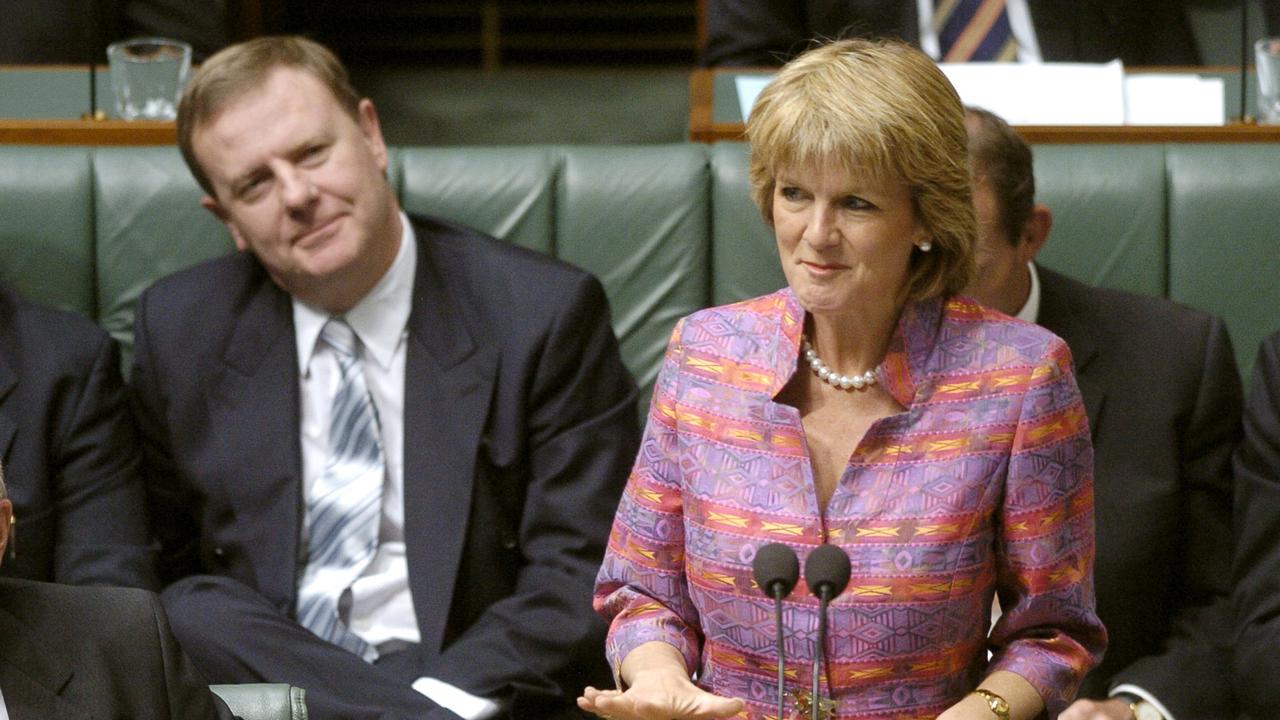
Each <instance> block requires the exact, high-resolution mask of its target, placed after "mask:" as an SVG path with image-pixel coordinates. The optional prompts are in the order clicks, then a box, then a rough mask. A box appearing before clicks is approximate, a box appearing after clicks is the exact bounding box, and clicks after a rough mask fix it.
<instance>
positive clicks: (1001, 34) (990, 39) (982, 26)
mask: <svg viewBox="0 0 1280 720" xmlns="http://www.w3.org/2000/svg"><path fill="white" fill-rule="evenodd" d="M935 8H936V9H935V10H934V11H933V29H934V30H935V31H937V33H938V44H939V46H940V50H941V53H942V62H970V61H984V60H994V61H997V62H1008V61H1012V60H1015V59H1017V57H1018V43H1017V41H1016V40H1014V39H1013V28H1012V27H1011V26H1010V25H1009V13H1008V12H1007V11H1006V10H1005V0H938V2H937V5H936V6H935Z"/></svg>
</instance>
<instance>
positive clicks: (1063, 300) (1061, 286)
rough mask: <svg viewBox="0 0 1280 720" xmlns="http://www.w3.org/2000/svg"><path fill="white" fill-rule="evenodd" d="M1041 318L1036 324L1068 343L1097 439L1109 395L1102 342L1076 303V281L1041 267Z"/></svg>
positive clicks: (1093, 435) (1090, 424)
mask: <svg viewBox="0 0 1280 720" xmlns="http://www.w3.org/2000/svg"><path fill="white" fill-rule="evenodd" d="M1036 272H1037V273H1038V274H1039V276H1040V317H1038V318H1037V322H1038V323H1039V324H1040V325H1041V326H1043V327H1045V328H1047V329H1048V330H1050V331H1051V332H1053V334H1055V335H1057V336H1058V337H1060V338H1062V339H1063V340H1065V341H1067V347H1069V348H1071V359H1072V363H1073V364H1074V365H1075V371H1076V385H1078V386H1079V387H1080V396H1081V398H1082V399H1083V400H1084V409H1085V413H1086V414H1088V416H1089V431H1090V435H1092V437H1093V438H1095V439H1096V438H1097V437H1098V425H1099V424H1100V423H1101V421H1102V401H1103V400H1104V399H1105V396H1106V392H1105V386H1104V384H1103V381H1102V378H1101V377H1100V376H1099V375H1100V374H1099V373H1098V372H1097V367H1098V366H1097V363H1096V362H1094V361H1095V360H1096V358H1097V356H1098V348H1099V339H1098V336H1097V332H1096V331H1095V329H1094V328H1093V327H1092V326H1091V325H1090V324H1089V323H1088V322H1087V321H1086V319H1085V318H1086V316H1087V309H1086V308H1082V307H1081V306H1080V303H1079V302H1077V300H1076V297H1075V293H1073V292H1072V289H1071V285H1072V284H1073V283H1074V282H1075V281H1073V280H1070V279H1068V278H1066V277H1064V276H1062V275H1059V274H1058V273H1055V272H1053V271H1052V270H1047V269H1045V268H1043V267H1040V266H1039V265H1037V266H1036Z"/></svg>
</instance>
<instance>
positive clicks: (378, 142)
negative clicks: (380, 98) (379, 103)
mask: <svg viewBox="0 0 1280 720" xmlns="http://www.w3.org/2000/svg"><path fill="white" fill-rule="evenodd" d="M356 120H357V122H358V124H359V125H360V134H361V135H364V139H365V142H367V143H369V149H370V150H372V151H373V155H374V157H376V158H377V159H378V165H379V167H380V168H381V170H382V172H384V173H385V172H386V171H387V141H386V140H384V139H383V137H382V125H381V123H379V122H378V110H377V108H375V107H374V106H373V101H372V100H370V99H369V98H365V99H363V100H361V101H360V104H359V105H357V106H356Z"/></svg>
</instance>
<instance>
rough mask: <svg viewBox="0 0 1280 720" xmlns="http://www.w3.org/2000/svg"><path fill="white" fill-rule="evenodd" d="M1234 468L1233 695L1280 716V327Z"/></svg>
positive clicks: (1266, 354) (1252, 396) (1254, 712)
mask: <svg viewBox="0 0 1280 720" xmlns="http://www.w3.org/2000/svg"><path fill="white" fill-rule="evenodd" d="M1235 470H1236V500H1235V512H1236V517H1235V520H1236V557H1235V577H1236V586H1235V605H1236V621H1237V623H1238V628H1237V629H1238V636H1237V638H1236V645H1235V647H1236V653H1235V682H1236V695H1237V697H1239V699H1240V707H1241V709H1242V710H1243V711H1244V712H1245V713H1246V714H1247V715H1248V717H1251V718H1254V719H1255V720H1263V719H1264V718H1274V717H1280V682H1278V681H1277V678H1280V334H1275V335H1272V336H1270V337H1268V338H1267V339H1266V340H1265V341H1263V343H1262V348H1261V349H1260V350H1259V351H1258V361H1257V363H1256V364H1255V365H1254V366H1253V381H1252V383H1251V384H1250V386H1249V399H1248V402H1247V403H1246V404H1245V413H1244V442H1242V443H1241V444H1240V448H1239V449H1238V450H1237V451H1236V456H1235Z"/></svg>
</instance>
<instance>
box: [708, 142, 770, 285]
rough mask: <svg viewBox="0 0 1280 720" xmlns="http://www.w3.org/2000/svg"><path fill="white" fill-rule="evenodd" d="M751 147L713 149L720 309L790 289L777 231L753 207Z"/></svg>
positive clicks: (714, 272)
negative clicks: (749, 164)
mask: <svg viewBox="0 0 1280 720" xmlns="http://www.w3.org/2000/svg"><path fill="white" fill-rule="evenodd" d="M747 159H748V148H747V144H746V143H739V142H722V143H716V144H715V145H713V146H712V147H711V224H712V227H713V228H714V236H713V238H712V243H711V278H712V279H711V295H712V299H713V300H714V301H715V304H717V305H724V304H725V303H731V302H737V301H739V300H745V299H747V298H752V297H756V296H758V295H764V294H766V293H771V292H773V291H774V290H777V289H778V288H780V287H782V286H784V285H786V284H787V279H786V277H784V276H783V274H782V266H781V265H780V264H779V262H778V246H777V244H776V243H775V242H774V237H773V230H772V229H771V228H770V227H769V226H768V225H765V223H764V218H762V217H761V215H760V211H759V210H758V209H756V205H755V203H754V202H752V201H751V189H750V185H749V184H748V182H747Z"/></svg>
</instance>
